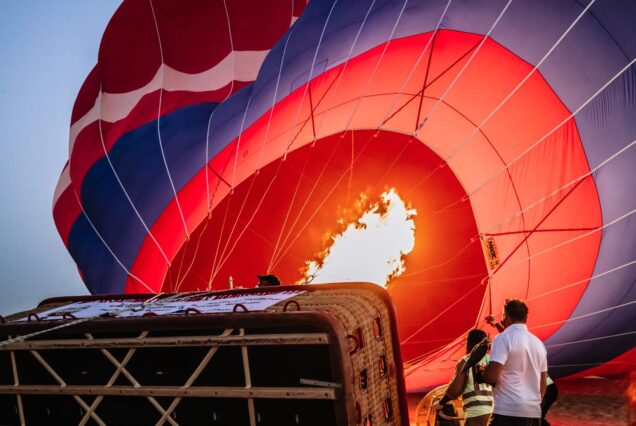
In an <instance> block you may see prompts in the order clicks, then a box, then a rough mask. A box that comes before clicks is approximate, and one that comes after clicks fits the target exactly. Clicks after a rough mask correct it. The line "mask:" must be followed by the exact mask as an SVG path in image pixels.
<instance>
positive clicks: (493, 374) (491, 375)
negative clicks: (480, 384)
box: [481, 361, 503, 386]
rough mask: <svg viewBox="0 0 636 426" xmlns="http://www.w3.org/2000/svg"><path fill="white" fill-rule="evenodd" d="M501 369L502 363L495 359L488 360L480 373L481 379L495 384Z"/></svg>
mask: <svg viewBox="0 0 636 426" xmlns="http://www.w3.org/2000/svg"><path fill="white" fill-rule="evenodd" d="M502 369H503V365H502V364H499V363H498V362H496V361H490V362H489V363H488V365H487V366H486V369H485V370H484V371H482V373H481V380H482V381H484V382H486V383H488V384H490V385H493V386H495V385H496V384H497V382H498V381H499V376H501V370H502Z"/></svg>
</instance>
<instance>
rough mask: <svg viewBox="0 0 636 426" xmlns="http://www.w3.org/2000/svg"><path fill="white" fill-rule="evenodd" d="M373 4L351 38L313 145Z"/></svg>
mask: <svg viewBox="0 0 636 426" xmlns="http://www.w3.org/2000/svg"><path fill="white" fill-rule="evenodd" d="M375 2H376V0H373V1H372V2H371V5H370V6H369V9H367V13H366V14H365V15H364V19H362V23H361V24H360V27H359V28H358V32H357V33H356V36H355V37H354V38H353V42H352V43H351V47H349V52H347V57H346V58H345V61H344V64H343V66H342V69H341V70H340V74H339V75H338V76H337V83H336V88H335V89H334V90H333V92H331V96H330V97H329V100H328V101H327V108H325V113H324V114H323V115H322V117H321V119H320V123H318V128H317V129H316V132H315V133H314V143H315V142H316V141H315V137H316V134H320V130H321V129H322V125H323V123H324V122H325V117H326V116H327V111H328V110H329V109H330V108H331V107H332V106H333V102H334V98H335V95H336V93H337V92H338V90H339V89H340V83H341V82H342V76H343V75H344V74H345V71H346V70H347V66H348V65H349V60H350V59H351V57H352V56H353V50H354V48H355V46H356V45H357V43H358V39H359V38H360V34H362V30H363V28H364V26H365V24H366V23H367V19H368V18H369V15H370V14H371V10H373V6H374V5H375Z"/></svg>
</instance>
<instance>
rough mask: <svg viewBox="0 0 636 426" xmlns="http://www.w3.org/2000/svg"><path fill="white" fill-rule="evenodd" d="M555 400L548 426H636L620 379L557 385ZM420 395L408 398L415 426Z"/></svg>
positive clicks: (592, 379)
mask: <svg viewBox="0 0 636 426" xmlns="http://www.w3.org/2000/svg"><path fill="white" fill-rule="evenodd" d="M557 386H558V388H559V398H558V399H557V401H556V402H555V403H554V405H553V406H552V408H551V409H550V411H549V413H548V416H547V419H548V421H549V422H550V424H551V425H552V426H610V425H611V426H619V425H630V426H636V409H634V408H630V406H629V404H628V402H627V396H626V390H627V386H628V382H627V379H626V378H622V379H600V378H586V379H574V380H561V381H557ZM420 399H421V396H420V395H409V398H408V400H409V415H410V418H411V425H412V426H415V416H414V414H415V407H416V405H417V403H418V402H419V400H420Z"/></svg>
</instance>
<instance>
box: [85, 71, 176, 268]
mask: <svg viewBox="0 0 636 426" xmlns="http://www.w3.org/2000/svg"><path fill="white" fill-rule="evenodd" d="M102 94H103V92H102V87H101V84H100V87H99V94H98V95H97V104H98V105H99V116H100V117H101V112H102V99H103V98H102ZM97 127H98V128H99V139H100V141H101V143H102V149H103V150H104V156H105V157H106V161H108V165H109V166H110V169H111V171H112V172H113V175H114V176H115V179H117V183H119V187H120V188H121V190H122V192H123V193H124V195H125V196H126V199H127V200H128V203H129V204H130V207H132V209H133V211H134V212H135V214H136V215H137V218H138V219H139V222H141V224H142V225H143V227H144V229H145V230H146V233H147V234H148V236H149V237H150V239H152V241H153V242H154V243H155V246H157V248H158V249H159V252H160V253H161V255H162V256H163V258H164V260H165V261H166V263H167V264H168V266H170V259H168V256H166V253H165V252H164V250H163V248H162V247H161V245H160V244H159V241H157V239H156V238H155V236H154V235H153V233H152V232H151V231H150V229H149V228H148V225H146V222H145V221H144V219H143V218H142V217H141V214H140V213H139V211H138V210H137V207H135V203H133V200H132V199H131V198H130V195H129V194H128V191H126V188H125V187H124V184H123V182H122V181H121V179H120V178H119V174H118V173H117V171H116V170H115V166H113V163H112V161H111V159H110V155H109V152H108V150H107V149H106V143H105V141H104V133H103V128H102V120H101V118H98V119H97Z"/></svg>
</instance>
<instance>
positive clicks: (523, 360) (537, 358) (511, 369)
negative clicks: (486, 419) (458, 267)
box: [481, 299, 548, 426]
mask: <svg viewBox="0 0 636 426" xmlns="http://www.w3.org/2000/svg"><path fill="white" fill-rule="evenodd" d="M527 319H528V307H527V306H526V304H525V303H523V302H522V301H521V300H518V299H513V300H506V303H505V304H504V311H503V317H502V321H501V322H502V324H503V325H504V327H505V330H504V331H503V332H502V333H501V334H499V335H497V336H496V337H495V339H494V340H493V342H492V347H491V352H490V363H489V364H488V366H487V367H486V369H485V370H484V371H483V372H482V374H481V379H482V380H483V381H485V382H486V383H490V384H492V385H493V386H495V388H494V390H493V398H494V400H495V410H494V416H493V420H492V423H491V426H502V425H506V426H517V425H518V426H535V425H536V426H539V425H541V398H542V397H543V394H544V392H545V388H546V380H547V377H548V362H547V357H546V350H545V346H544V345H543V342H541V340H539V338H537V337H536V336H535V335H534V334H532V333H530V332H529V331H528V327H527V326H526V320H527Z"/></svg>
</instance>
